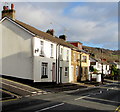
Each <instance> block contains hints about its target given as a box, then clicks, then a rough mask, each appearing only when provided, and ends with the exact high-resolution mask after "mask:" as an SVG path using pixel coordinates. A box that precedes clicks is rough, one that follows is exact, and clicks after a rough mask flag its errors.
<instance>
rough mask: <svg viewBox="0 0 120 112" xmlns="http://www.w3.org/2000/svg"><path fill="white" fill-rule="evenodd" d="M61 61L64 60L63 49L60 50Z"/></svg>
mask: <svg viewBox="0 0 120 112" xmlns="http://www.w3.org/2000/svg"><path fill="white" fill-rule="evenodd" d="M60 60H63V48H61V49H60Z"/></svg>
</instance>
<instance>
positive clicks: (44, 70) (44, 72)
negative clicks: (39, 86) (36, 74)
mask: <svg viewBox="0 0 120 112" xmlns="http://www.w3.org/2000/svg"><path fill="white" fill-rule="evenodd" d="M41 74H42V77H41V78H48V63H42V68H41Z"/></svg>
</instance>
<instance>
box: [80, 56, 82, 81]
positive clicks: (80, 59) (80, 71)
mask: <svg viewBox="0 0 120 112" xmlns="http://www.w3.org/2000/svg"><path fill="white" fill-rule="evenodd" d="M81 56H82V54H80V82H81V77H82V64H81V62H82V61H81V59H82V58H81Z"/></svg>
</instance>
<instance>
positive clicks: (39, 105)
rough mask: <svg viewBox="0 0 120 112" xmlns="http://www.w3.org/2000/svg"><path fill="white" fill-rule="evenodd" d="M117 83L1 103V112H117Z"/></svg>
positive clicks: (119, 92)
mask: <svg viewBox="0 0 120 112" xmlns="http://www.w3.org/2000/svg"><path fill="white" fill-rule="evenodd" d="M119 94H120V86H119V83H112V84H109V85H104V86H99V87H90V88H84V89H80V90H74V91H64V92H59V93H49V94H46V95H38V96H33V97H28V98H22V99H19V100H14V101H8V102H3V105H2V110H3V112H41V111H43V112H49V111H53V112H54V111H56V110H57V111H72V112H76V111H79V112H118V110H119V106H120V96H119Z"/></svg>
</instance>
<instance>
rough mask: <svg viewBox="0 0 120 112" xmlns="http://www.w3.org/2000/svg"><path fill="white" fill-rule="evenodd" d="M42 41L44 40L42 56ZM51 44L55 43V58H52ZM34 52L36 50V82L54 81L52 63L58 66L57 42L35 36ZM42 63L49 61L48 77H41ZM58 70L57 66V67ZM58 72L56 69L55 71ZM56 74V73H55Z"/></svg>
mask: <svg viewBox="0 0 120 112" xmlns="http://www.w3.org/2000/svg"><path fill="white" fill-rule="evenodd" d="M40 41H43V42H44V47H43V48H44V49H43V51H44V56H43V57H42V56H40ZM51 44H53V48H54V50H53V58H51ZM33 45H34V48H33V52H34V68H33V69H34V70H33V71H34V81H35V82H52V64H53V63H54V64H55V67H56V44H55V43H53V42H51V41H48V40H44V39H42V38H37V37H34V38H33ZM36 49H39V51H38V52H36V53H35V50H36ZM42 63H48V71H47V72H48V78H41V76H42V71H41V65H42ZM55 70H56V68H55ZM55 72H56V71H55ZM55 75H56V73H55Z"/></svg>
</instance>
